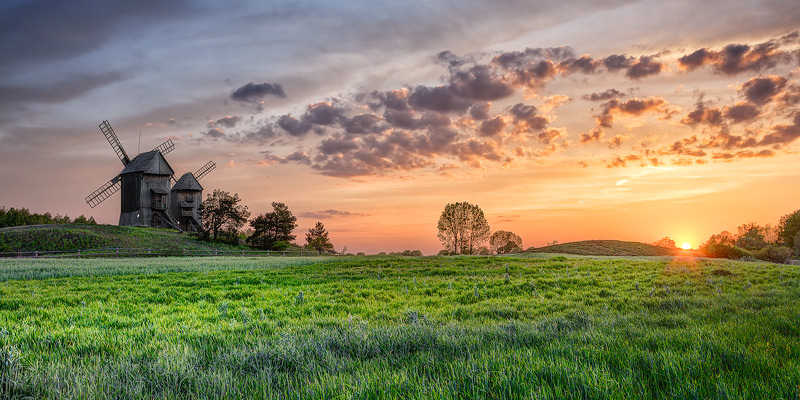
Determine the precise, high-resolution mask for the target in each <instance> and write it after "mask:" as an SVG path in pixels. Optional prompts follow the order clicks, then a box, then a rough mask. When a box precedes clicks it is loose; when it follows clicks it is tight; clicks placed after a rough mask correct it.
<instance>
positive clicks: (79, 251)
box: [78, 249, 81, 258]
mask: <svg viewBox="0 0 800 400" xmlns="http://www.w3.org/2000/svg"><path fill="white" fill-rule="evenodd" d="M78 258H81V249H78Z"/></svg>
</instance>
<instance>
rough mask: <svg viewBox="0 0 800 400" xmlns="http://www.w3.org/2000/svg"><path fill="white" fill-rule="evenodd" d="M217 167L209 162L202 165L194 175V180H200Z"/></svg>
mask: <svg viewBox="0 0 800 400" xmlns="http://www.w3.org/2000/svg"><path fill="white" fill-rule="evenodd" d="M216 167H217V164H216V163H215V162H213V161H209V162H207V163H206V165H203V166H202V167H200V169H198V170H197V171H196V172H195V173H194V179H197V180H200V178H202V177H204V176H206V175H208V173H209V172H211V171H213V170H214V168H216Z"/></svg>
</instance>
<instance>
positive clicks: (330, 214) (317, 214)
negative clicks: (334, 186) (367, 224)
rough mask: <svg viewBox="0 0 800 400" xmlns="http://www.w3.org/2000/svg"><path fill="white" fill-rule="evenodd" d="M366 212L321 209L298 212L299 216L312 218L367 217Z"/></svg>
mask: <svg viewBox="0 0 800 400" xmlns="http://www.w3.org/2000/svg"><path fill="white" fill-rule="evenodd" d="M368 216H369V214H367V213H359V212H350V211H341V210H332V209H331V210H323V211H306V212H302V213H300V218H313V219H319V220H322V219H328V218H336V217H368Z"/></svg>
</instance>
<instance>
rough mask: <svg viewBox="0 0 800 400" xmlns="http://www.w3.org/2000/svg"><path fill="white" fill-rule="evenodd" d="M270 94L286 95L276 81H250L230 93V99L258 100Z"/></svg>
mask: <svg viewBox="0 0 800 400" xmlns="http://www.w3.org/2000/svg"><path fill="white" fill-rule="evenodd" d="M268 95H272V96H278V97H286V92H284V91H283V86H281V85H279V84H277V83H253V82H250V83H248V84H246V85H244V86H242V87H240V88H238V89H236V90H234V91H233V93H231V99H233V100H237V101H246V102H258V101H260V100H261V99H263V98H264V97H266V96H268Z"/></svg>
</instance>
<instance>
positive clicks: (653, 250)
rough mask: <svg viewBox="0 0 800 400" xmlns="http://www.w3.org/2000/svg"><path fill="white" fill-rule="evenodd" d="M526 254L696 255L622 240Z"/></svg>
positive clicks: (559, 246) (558, 246) (563, 245)
mask: <svg viewBox="0 0 800 400" xmlns="http://www.w3.org/2000/svg"><path fill="white" fill-rule="evenodd" d="M525 252H526V253H561V254H578V255H583V256H631V257H641V256H645V257H647V256H679V255H696V254H695V252H694V251H692V250H681V249H667V248H664V247H658V246H653V245H651V244H646V243H639V242H626V241H622V240H583V241H580V242H570V243H560V244H556V245H552V246H545V247H539V248H536V249H530V250H526V251H525Z"/></svg>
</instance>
